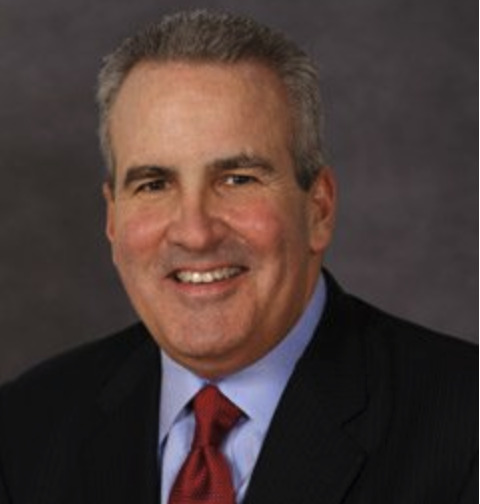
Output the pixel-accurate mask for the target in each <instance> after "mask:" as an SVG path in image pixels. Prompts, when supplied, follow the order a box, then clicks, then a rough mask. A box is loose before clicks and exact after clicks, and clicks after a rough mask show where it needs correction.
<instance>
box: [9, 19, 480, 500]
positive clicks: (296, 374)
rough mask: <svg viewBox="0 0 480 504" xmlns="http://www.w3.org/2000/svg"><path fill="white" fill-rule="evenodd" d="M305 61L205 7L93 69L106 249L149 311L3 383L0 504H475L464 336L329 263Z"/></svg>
mask: <svg viewBox="0 0 480 504" xmlns="http://www.w3.org/2000/svg"><path fill="white" fill-rule="evenodd" d="M317 88H318V85H317V78H316V73H315V70H314V67H313V66H312V64H311V62H310V60H309V59H308V58H307V57H306V55H305V54H304V53H303V52H302V51H300V50H299V49H298V48H297V47H296V46H295V45H294V44H293V43H291V42H289V41H288V40H286V39H285V38H284V37H283V35H280V34H278V33H276V32H273V31H271V30H269V29H268V28H266V27H263V26H259V25H258V24H256V23H255V22H253V21H252V20H248V19H244V18H242V17H237V16H232V15H225V14H212V13H207V12H203V11H198V12H188V13H180V14H176V15H173V16H169V17H166V18H164V19H163V20H161V22H160V23H158V24H156V25H152V26H150V27H148V28H146V29H145V30H143V31H141V32H140V33H138V34H136V35H135V36H133V37H132V38H130V39H128V40H126V41H125V42H124V43H123V44H122V45H121V46H120V47H119V48H118V49H117V51H116V52H114V53H113V54H112V55H111V56H109V57H108V59H107V60H106V62H105V65H104V68H103V70H102V73H101V76H100V86H99V104H100V116H101V118H100V135H101V141H102V146H103V150H104V154H105V158H106V160H107V163H108V166H109V176H108V180H107V182H106V183H105V185H104V195H105V199H106V204H107V236H108V239H109V240H110V242H111V246H112V255H113V260H114V263H115V265H116V267H117V268H118V271H119V274H120V276H121V278H122V281H123V284H124V286H125V288H126V291H127V293H128V295H129V297H130V299H131V301H132V303H133V305H134V307H135V308H136V310H137V312H138V314H139V316H140V319H141V320H142V324H138V325H136V326H134V327H131V328H128V329H126V330H125V331H123V332H122V333H120V334H117V335H114V336H111V337H109V338H107V339H105V340H101V341H99V342H96V343H93V344H90V345H88V346H86V347H84V348H81V349H79V350H76V351H73V352H71V353H69V354H68V355H66V356H62V357H59V358H56V359H53V360H52V361H50V362H48V363H46V364H44V365H41V366H40V367H38V368H37V369H35V370H33V371H31V372H30V373H27V374H26V375H24V376H23V377H21V378H20V379H18V380H17V381H16V382H13V383H11V384H9V385H7V386H5V387H4V388H3V389H2V390H1V393H0V408H1V409H0V501H1V503H2V504H3V503H10V504H23V503H28V504H42V503H43V504H47V503H48V504H59V503H67V502H68V503H69V504H75V503H78V504H79V503H88V504H94V503H116V504H119V503H134V502H135V503H142V504H143V503H145V504H149V503H152V504H153V503H158V502H162V503H169V504H175V503H180V502H181V503H190V502H204V503H213V502H215V503H223V504H226V503H230V504H233V503H234V502H242V503H245V504H248V503H287V502H288V503H302V502H309V503H311V502H319V503H325V504H327V503H328V504H334V503H345V504H348V503H349V504H354V503H373V502H382V503H383V502H388V503H392V504H394V503H430V502H431V503H445V504H447V503H448V504H450V503H453V502H462V503H473V502H475V498H476V484H475V474H476V469H475V467H476V466H475V461H476V458H475V454H476V449H477V446H476V444H477V441H476V431H477V426H476V409H475V408H476V403H475V400H476V386H475V384H476V356H475V351H474V349H473V347H471V346H470V345H468V344H466V343H462V342H460V341H455V340H452V339H449V338H446V337H444V336H439V335H435V334H433V333H430V332H429V331H427V330H425V329H421V328H419V327H416V326H413V325H411V324H409V323H407V322H404V321H400V320H396V319H394V318H393V317H390V316H388V315H386V314H383V313H381V312H380V311H378V310H376V309H374V308H372V307H370V306H368V305H366V304H364V303H362V302H361V301H359V300H357V299H355V298H353V297H351V296H349V295H347V294H345V293H344V292H343V291H342V290H341V289H340V287H339V286H338V285H337V284H336V283H335V281H334V280H333V278H332V277H331V276H330V274H329V273H328V272H327V271H325V270H322V263H323V256H324V253H325V250H326V248H327V246H328V244H329V242H330V239H331V233H332V228H333V221H334V210H335V184H334V181H333V175H332V172H331V171H330V170H329V169H328V168H327V167H326V166H325V161H324V156H323V145H322V143H321V139H320V136H319V133H318V131H319V126H318V123H319V120H320V118H321V117H320V116H321V109H320V104H319V98H318V94H317V93H318V90H317Z"/></svg>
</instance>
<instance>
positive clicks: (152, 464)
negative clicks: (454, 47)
mask: <svg viewBox="0 0 480 504" xmlns="http://www.w3.org/2000/svg"><path fill="white" fill-rule="evenodd" d="M477 380H478V374H477V357H476V348H475V347H473V346H471V345H468V344H466V343H462V342H460V341H457V340H453V339H449V338H446V337H443V336H439V335H435V334H433V333H430V332H429V331H427V330H425V329H421V328H419V327H416V326H413V325H411V324H409V323H407V322H403V321H400V320H398V319H394V318H392V317H390V316H388V315H385V314H383V313H382V312H380V311H378V310H376V309H374V308H372V307H370V306H368V305H366V304H364V303H363V302H361V301H359V300H357V299H355V298H353V297H351V296H348V295H347V294H345V293H343V292H342V291H341V290H340V289H339V288H338V287H337V286H336V285H335V283H334V282H333V281H332V280H331V279H329V280H328V300H327V306H326V309H325V313H324V316H323V318H322V321H321V323H320V326H319V328H318V330H317V333H316V335H315V337H314V339H313V341H312V343H311V344H310V345H309V347H308V348H307V350H306V352H305V354H304V355H303V357H302V358H301V360H300V361H299V363H298V365H297V367H296V369H295V371H294V374H293V376H292V378H291V380H290V382H289V383H288V386H287V388H286V390H285V392H284V394H283V396H282V399H281V401H280V404H279V406H278V409H277V411H276V413H275V416H274V419H273V421H272V424H271V428H270V430H269V432H268V434H267V437H266V439H265V443H264V446H263V448H262V451H261V454H260V457H259V459H258V461H257V464H256V467H255V470H254V473H253V476H252V479H251V483H250V486H249V489H248V492H247V495H246V498H245V501H244V502H245V504H254V503H255V504H282V503H285V504H287V503H288V504H301V503H305V504H307V503H308V504H312V503H319V504H340V503H343V504H359V503H364V504H367V503H368V504H372V503H382V504H386V503H388V504H397V503H398V504H400V503H401V504H406V503H408V504H416V503H418V504H428V503H431V504H452V503H457V502H462V503H468V504H473V503H474V502H478V500H477V484H476V478H475V476H476V475H477V474H478V473H477V469H476V465H475V464H476V460H477V459H476V452H477V447H478V441H477V433H478V426H477V425H478V424H477V411H478V410H477V398H478V392H477ZM159 386H160V362H159V353H158V350H157V347H156V345H155V343H153V341H152V339H151V338H150V336H149V335H148V333H147V331H146V329H145V328H144V327H143V326H142V325H137V326H135V327H132V328H129V329H127V330H126V331H124V332H123V333H120V334H118V335H115V336H113V337H110V338H108V339H105V340H102V341H99V342H95V343H93V344H90V345H88V346H86V347H84V348H81V349H78V350H75V351H73V352H71V353H69V354H67V355H65V356H62V357H60V358H56V359H54V360H52V361H50V362H48V363H46V364H43V365H41V366H40V367H38V368H37V369H35V370H33V371H31V372H29V373H27V374H26V375H24V376H23V377H21V378H20V379H18V380H17V381H15V382H13V383H11V384H8V385H6V386H4V387H3V388H2V389H1V391H0V503H1V504H6V503H8V504H110V503H111V504H127V503H128V504H158V503H159V478H158V474H159V471H158V468H157V463H156V452H157V435H158V408H159V406H158V399H159V392H158V391H159Z"/></svg>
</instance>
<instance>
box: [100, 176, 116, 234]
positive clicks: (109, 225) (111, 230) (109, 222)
mask: <svg viewBox="0 0 480 504" xmlns="http://www.w3.org/2000/svg"><path fill="white" fill-rule="evenodd" d="M102 192H103V197H104V198H105V203H106V222H105V234H106V235H107V238H108V240H109V241H110V243H111V244H112V243H113V242H114V240H115V196H114V194H113V189H112V186H111V184H109V183H108V182H104V183H103V186H102Z"/></svg>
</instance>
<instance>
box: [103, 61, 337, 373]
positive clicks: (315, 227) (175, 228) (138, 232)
mask: <svg viewBox="0 0 480 504" xmlns="http://www.w3.org/2000/svg"><path fill="white" fill-rule="evenodd" d="M110 133H111V139H112V146H113V152H114V156H115V161H116V176H115V184H114V187H113V189H111V188H109V187H108V186H105V187H104V192H105V196H106V199H107V213H108V215H107V235H108V238H109V240H110V241H111V245H112V253H113V259H114V262H115V264H116V266H117V268H118V270H119V273H120V276H121V278H122V281H123V283H124V285H125V288H126V290H127V293H128V295H129V297H130V298H131V301H132V303H133V305H134V306H135V308H136V310H137V312H138V313H139V315H140V317H141V318H142V320H143V321H144V322H145V324H146V325H147V327H148V328H149V330H150V332H151V333H152V335H153V336H154V338H155V339H156V341H157V342H158V343H159V344H160V346H161V347H162V348H163V349H164V351H166V352H167V353H168V354H169V355H170V356H171V357H172V358H173V359H175V360H176V361H178V362H180V363H181V364H183V365H185V366H187V367H188V368H190V369H192V370H193V371H194V372H196V373H198V374H200V375H204V376H208V377H218V376H221V375H223V374H227V373H231V372H233V371H236V370H237V369H240V368H242V367H244V366H246V365H248V364H249V363H251V362H253V361H255V360H257V359H258V358H260V357H262V356H263V355H264V354H265V353H267V352H268V351H269V350H270V349H271V348H272V347H273V346H274V345H275V344H276V343H278V342H279V341H280V340H281V339H282V338H283V337H284V336H285V335H286V334H287V332H288V331H289V329H290V328H291V327H292V326H293V324H294V323H295V322H296V320H297V319H298V317H299V315H300V314H301V313H302V311H303V310H304V308H305V306H306V304H307V303H308V300H309V297H310V295H311V293H312V291H313V289H314V286H315V283H316V279H317V276H318V272H319V268H320V263H321V256H322V253H323V251H324V249H325V247H326V246H327V244H328V242H329V239H330V234H331V227H332V220H333V218H332V213H333V186H332V181H331V178H330V177H331V176H330V174H329V172H328V171H324V172H323V173H322V174H321V175H320V176H319V177H318V180H317V181H316V183H315V184H314V186H313V187H312V189H311V190H310V191H309V192H305V191H303V190H301V189H300V188H299V186H298V184H297V182H296V179H295V175H294V165H293V160H292V157H291V153H290V145H291V140H290V139H291V135H292V131H291V120H290V115H289V109H288V105H287V97H286V95H285V91H284V89H283V86H282V84H281V82H280V81H279V79H278V78H277V77H276V76H275V75H274V74H273V73H272V72H271V71H270V70H269V69H267V68H265V67H264V66H262V65H260V64H256V63H241V64H234V65H226V64H224V65H220V64H217V65H215V64H203V63H202V64H190V63H178V62H169V63H161V64H160V63H151V62H149V63H147V62H145V63H141V64H138V65H137V66H136V67H135V68H134V69H133V70H132V71H131V73H130V74H129V75H128V77H127V79H126V80H125V82H124V84H123V86H122V88H121V90H120V93H119V95H118V97H117V100H116V102H115V104H114V106H113V110H112V116H111V123H110Z"/></svg>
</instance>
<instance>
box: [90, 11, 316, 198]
mask: <svg viewBox="0 0 480 504" xmlns="http://www.w3.org/2000/svg"><path fill="white" fill-rule="evenodd" d="M248 60H250V61H256V62H259V63H261V64H264V65H266V66H267V67H269V68H270V69H272V70H273V71H274V72H275V73H276V74H277V75H278V76H279V78H280V79H281V81H282V82H283V84H284V86H285V88H286V91H287V95H288V98H289V101H290V106H291V110H292V119H293V139H292V156H293V160H294V162H295V169H296V178H297V181H298V183H299V185H300V187H302V188H303V189H305V190H307V189H308V188H309V187H310V186H311V184H312V182H313V180H314V179H315V177H316V175H317V174H318V172H319V171H320V169H321V167H322V166H323V165H324V163H325V159H324V149H323V141H322V135H321V129H322V127H321V126H322V122H323V112H322V107H321V101H320V94H319V85H318V76H317V71H316V68H315V65H314V64H313V62H312V61H311V59H310V58H309V57H308V56H307V55H306V54H305V53H304V52H303V51H302V50H301V49H300V48H298V47H297V45H296V44H295V43H293V42H292V41H290V40H289V39H287V38H286V37H285V36H284V35H283V34H282V33H280V32H277V31H274V30H272V29H270V28H268V27H267V26H264V25H261V24H259V23H257V22H256V21H254V20H253V19H251V18H248V17H243V16H238V15H234V14H227V13H216V12H209V11H205V10H194V11H186V12H179V13H176V14H173V15H168V16H165V17H163V18H161V19H160V21H159V22H158V23H155V24H151V25H148V26H146V27H145V28H143V29H142V30H140V31H139V32H137V33H136V34H134V35H133V36H132V37H129V38H127V39H125V40H124V41H123V42H122V43H121V44H120V46H119V47H118V48H117V49H116V50H115V51H114V52H113V53H111V54H110V55H108V56H107V57H106V58H105V60H104V64H103V67H102V69H101V72H100V74H99V81H98V93H97V102H98V106H99V119H100V125H99V135H100V143H101V148H102V152H103V155H104V158H105V162H106V163H107V167H108V169H109V173H110V176H111V177H112V178H113V177H114V171H115V159H114V155H113V152H112V147H111V141H110V135H109V116H110V112H111V109H112V105H113V103H114V102H115V98H116V97H117V95H118V93H119V90H120V88H121V86H122V84H123V82H124V80H125V78H126V76H127V75H128V73H129V72H130V70H131V69H132V68H133V67H134V66H135V65H136V64H138V63H139V62H141V61H158V62H160V63H161V62H167V61H187V62H188V61H191V62H218V63H227V64H228V63H230V64H231V63H237V62H243V61H248Z"/></svg>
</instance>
